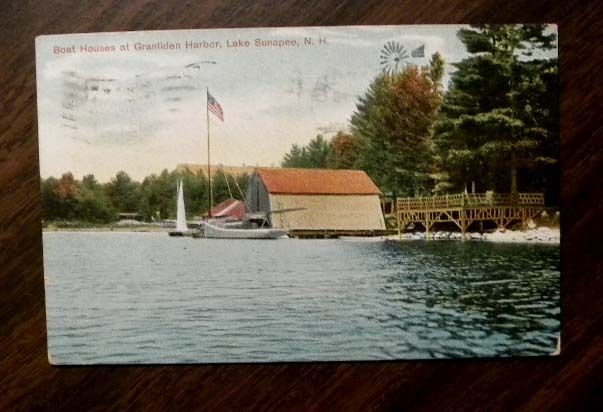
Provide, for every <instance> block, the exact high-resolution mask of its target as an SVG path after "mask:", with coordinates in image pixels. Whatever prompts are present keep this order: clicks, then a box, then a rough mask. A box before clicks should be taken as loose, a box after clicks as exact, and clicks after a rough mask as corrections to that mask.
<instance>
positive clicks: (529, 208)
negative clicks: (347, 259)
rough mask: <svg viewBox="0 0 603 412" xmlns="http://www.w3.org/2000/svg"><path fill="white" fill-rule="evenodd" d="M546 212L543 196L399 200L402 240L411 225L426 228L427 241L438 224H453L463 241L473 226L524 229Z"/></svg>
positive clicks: (463, 195) (483, 195)
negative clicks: (489, 224) (516, 225)
mask: <svg viewBox="0 0 603 412" xmlns="http://www.w3.org/2000/svg"><path fill="white" fill-rule="evenodd" d="M543 209H544V193H515V194H511V193H461V194H454V195H443V196H431V197H408V198H400V199H398V200H397V202H396V217H397V221H398V234H399V235H400V236H402V233H403V232H404V231H405V230H406V228H407V227H408V226H409V225H410V224H411V223H412V224H421V225H423V227H425V231H426V235H427V237H428V236H429V232H430V230H431V229H432V227H433V225H435V224H436V223H443V222H452V223H454V224H456V225H457V226H458V227H459V229H460V230H461V233H462V234H463V237H464V236H465V233H466V232H467V229H469V227H470V226H471V225H472V224H474V223H479V224H480V225H483V222H493V223H495V224H496V225H497V226H498V227H499V228H500V229H504V228H506V227H507V226H508V225H509V224H511V223H513V222H521V224H522V226H524V227H525V226H526V224H527V222H528V220H530V219H532V218H534V217H535V216H536V215H537V214H538V213H540V212H541V211H542V210H543Z"/></svg>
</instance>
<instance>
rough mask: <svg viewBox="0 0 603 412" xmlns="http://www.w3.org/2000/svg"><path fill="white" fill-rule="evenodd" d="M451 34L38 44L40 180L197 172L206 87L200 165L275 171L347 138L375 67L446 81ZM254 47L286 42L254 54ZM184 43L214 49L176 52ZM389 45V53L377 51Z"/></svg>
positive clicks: (147, 36)
mask: <svg viewBox="0 0 603 412" xmlns="http://www.w3.org/2000/svg"><path fill="white" fill-rule="evenodd" d="M460 27H462V26H458V25H457V26H453V25H426V26H357V27H311V28H310V27H298V28H264V29H219V30H178V31H146V32H123V33H97V34H72V35H56V36H40V37H38V38H37V39H36V60H37V64H36V69H37V87H38V135H39V144H40V171H41V175H42V177H44V178H46V177H48V176H57V177H58V176H60V175H61V174H63V173H64V172H66V171H71V172H72V173H73V174H74V176H75V177H76V178H81V177H82V176H84V175H86V174H89V173H93V174H94V175H95V176H96V177H97V179H98V180H99V181H101V182H103V181H108V180H109V179H110V178H111V177H112V176H115V174H116V173H117V172H118V171H120V170H123V171H125V172H127V173H128V174H129V175H130V176H132V177H133V178H135V179H137V180H140V179H142V178H143V177H144V176H147V175H149V174H152V173H160V172H161V171H162V170H163V169H166V168H167V169H168V170H173V169H174V168H175V167H176V165H177V164H180V163H200V164H206V163H207V152H208V150H207V133H208V121H207V111H206V90H207V89H208V90H209V92H210V93H211V94H212V96H213V97H214V98H215V99H216V100H217V101H218V102H219V104H220V105H221V107H222V109H223V112H224V121H223V122H222V121H220V120H219V119H218V118H217V117H216V116H214V115H213V114H211V113H210V115H209V130H210V139H211V142H210V143H211V163H212V164H224V165H228V166H242V165H248V166H249V165H252V166H254V165H260V166H277V165H279V163H280V161H281V160H282V158H283V156H284V154H285V153H286V152H288V151H289V149H290V148H291V145H292V144H298V145H304V144H306V143H308V142H309V141H310V140H311V139H313V138H314V137H315V136H316V135H317V134H319V133H320V134H323V135H325V136H326V137H330V136H331V135H332V134H334V133H335V132H337V131H338V130H346V129H347V128H348V127H349V120H350V117H351V115H352V114H353V112H354V110H355V107H356V102H357V99H358V97H359V96H360V95H362V94H364V93H365V91H366V90H367V88H368V86H369V84H370V83H371V81H372V80H373V79H374V78H375V77H376V76H377V75H378V74H380V73H381V72H382V71H383V69H384V67H388V68H390V69H394V70H396V69H399V68H400V67H402V66H403V65H405V64H416V65H425V64H427V63H428V61H429V58H430V56H431V55H432V54H433V53H435V52H436V51H437V52H439V53H440V54H441V55H442V56H443V58H444V60H445V61H446V63H447V65H446V76H445V78H444V82H445V83H447V82H448V80H449V78H450V73H451V72H452V71H453V70H454V68H453V67H452V66H451V65H450V63H453V62H457V61H460V60H462V59H463V58H464V57H466V56H467V54H466V52H465V49H464V47H463V45H462V44H461V42H460V41H459V40H458V38H457V37H456V32H457V30H458V29H459V28H460ZM256 39H260V40H262V41H279V40H280V41H288V44H286V45H281V46H262V47H258V46H256V45H255V41H256ZM305 39H311V43H312V44H306V43H305V41H304V40H305ZM321 40H322V41H321ZM238 41H243V42H244V41H249V46H248V47H227V46H228V45H229V44H234V43H237V42H238ZM158 42H159V43H162V44H163V45H166V44H168V43H169V44H171V45H176V44H178V45H180V49H159V50H158V49H152V50H148V48H150V47H151V46H153V45H155V44H157V43H158ZM186 42H195V43H203V42H206V44H213V45H214V47H212V48H194V49H191V48H188V49H187V48H186ZM391 42H393V43H395V44H396V47H397V49H398V52H388V51H387V50H386V48H385V46H386V44H387V43H390V44H391ZM126 45H127V47H128V49H126V50H122V48H121V47H126ZM137 45H138V47H137ZM141 45H144V46H143V47H144V48H145V49H144V50H140V49H141ZM422 45H424V46H425V54H424V57H412V56H411V51H412V50H414V49H416V48H418V47H420V46H422ZM111 46H113V51H111ZM82 47H86V48H88V50H89V51H82ZM387 48H388V49H391V48H390V47H389V46H388V47H387ZM401 48H403V49H404V50H403V51H401V52H400V49H401ZM137 49H138V50H137ZM74 50H75V51H74ZM107 50H109V51H107ZM554 52H555V53H556V50H555V51H554ZM384 54H385V58H382V56H383V55H384ZM404 54H405V55H407V56H408V57H404ZM396 57H398V58H399V59H398V60H399V61H400V63H399V64H398V66H397V68H396V67H395V62H396ZM384 61H385V63H384Z"/></svg>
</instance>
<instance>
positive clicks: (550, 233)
mask: <svg viewBox="0 0 603 412" xmlns="http://www.w3.org/2000/svg"><path fill="white" fill-rule="evenodd" d="M170 230H172V229H171V228H168V227H157V226H146V225H145V226H142V225H141V226H139V227H137V226H115V227H113V226H108V227H52V228H48V227H46V228H42V232H49V233H51V232H82V233H83V232H91V233H99V232H120V233H123V232H134V233H167V232H169V231H170ZM340 239H343V240H364V241H368V240H373V241H384V240H396V241H400V237H399V236H398V235H397V234H394V235H387V236H376V237H362V236H342V237H340ZM560 239H561V234H560V230H559V228H550V227H538V228H534V229H528V230H505V231H504V232H501V231H498V230H496V231H494V232H484V233H478V232H469V233H467V234H466V239H465V240H467V241H483V242H496V243H542V244H551V245H558V244H560ZM401 240H402V241H413V240H426V239H425V232H409V233H404V234H402V239H401ZM429 240H434V241H437V240H463V238H462V235H461V233H460V232H448V231H437V232H431V233H430V237H429Z"/></svg>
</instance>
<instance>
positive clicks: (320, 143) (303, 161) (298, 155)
mask: <svg viewBox="0 0 603 412" xmlns="http://www.w3.org/2000/svg"><path fill="white" fill-rule="evenodd" d="M329 153H330V147H329V142H327V141H326V140H325V138H324V137H323V136H322V135H318V136H316V137H315V138H314V139H312V140H311V141H310V142H309V143H308V145H307V146H303V147H300V146H298V145H296V144H294V145H293V146H291V150H290V151H289V153H287V154H285V157H284V159H283V161H282V162H281V166H282V167H293V168H304V169H324V168H326V167H327V161H328V158H329Z"/></svg>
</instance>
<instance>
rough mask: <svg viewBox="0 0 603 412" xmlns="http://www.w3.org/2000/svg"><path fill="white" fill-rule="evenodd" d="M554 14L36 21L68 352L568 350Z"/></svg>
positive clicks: (50, 292)
mask: <svg viewBox="0 0 603 412" xmlns="http://www.w3.org/2000/svg"><path fill="white" fill-rule="evenodd" d="M557 56H558V44H557V27H556V26H555V25H547V24H529V25H479V26H469V25H420V26H356V27H354V26H350V27H290V28H253V29H217V30H176V31H142V32H121V33H89V34H65V35H48V36H40V37H38V38H37V39H36V69H37V104H38V135H39V150H40V175H41V182H40V184H41V201H42V208H43V234H42V236H43V247H44V251H43V252H44V283H45V305H46V316H47V332H48V358H49V361H50V363H52V364H54V365H83V364H164V363H170V364H172V363H173V364H175V363H250V362H300V361H301V362H306V361H357V360H362V361H367V360H407V359H436V358H469V357H470V358H473V357H488V358H491V357H509V356H549V355H555V354H559V352H560V334H561V311H560V262H559V260H560V247H559V219H560V211H559V190H560V187H559V176H560V166H559V80H558V58H557Z"/></svg>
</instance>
